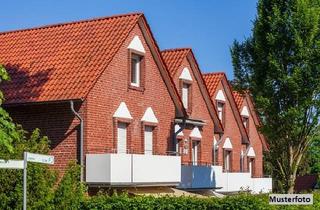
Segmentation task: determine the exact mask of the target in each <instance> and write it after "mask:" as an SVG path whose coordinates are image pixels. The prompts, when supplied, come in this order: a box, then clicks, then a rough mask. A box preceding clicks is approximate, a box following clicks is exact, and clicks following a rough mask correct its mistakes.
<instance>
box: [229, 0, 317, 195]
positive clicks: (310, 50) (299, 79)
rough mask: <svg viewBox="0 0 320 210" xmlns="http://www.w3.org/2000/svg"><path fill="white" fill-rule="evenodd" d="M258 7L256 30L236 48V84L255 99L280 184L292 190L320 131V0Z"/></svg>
mask: <svg viewBox="0 0 320 210" xmlns="http://www.w3.org/2000/svg"><path fill="white" fill-rule="evenodd" d="M257 10H258V15H257V17H256V19H255V21H254V27H253V30H252V32H253V33H252V36H251V37H249V38H248V39H246V40H245V41H244V42H242V43H239V42H237V41H235V42H234V45H233V47H232V49H231V53H232V59H233V66H234V75H235V80H234V84H235V86H236V89H239V90H250V92H251V93H252V95H253V98H254V99H255V104H256V107H257V110H258V112H259V114H260V116H261V118H262V123H263V125H262V127H261V131H262V132H263V134H264V135H265V136H266V137H267V139H268V141H269V145H270V153H269V154H268V155H267V160H268V161H270V163H271V165H272V166H273V168H272V176H273V177H274V178H275V179H276V180H277V183H278V185H277V186H276V187H277V190H279V191H281V190H285V191H287V192H290V193H292V192H293V189H294V188H293V187H294V182H295V179H296V174H297V172H298V168H299V166H300V164H301V160H302V159H303V158H304V155H305V154H306V151H307V149H308V146H309V145H310V143H311V141H312V139H313V137H314V136H315V135H317V134H318V133H319V114H320V109H319V107H320V65H319V64H320V62H319V61H320V39H319V37H320V24H319V23H320V2H319V0H283V1H279V0H260V1H259V2H258V7H257Z"/></svg>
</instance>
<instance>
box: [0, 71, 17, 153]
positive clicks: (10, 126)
mask: <svg viewBox="0 0 320 210" xmlns="http://www.w3.org/2000/svg"><path fill="white" fill-rule="evenodd" d="M9 79H10V78H9V75H8V73H7V72H6V70H5V68H4V67H3V66H2V65H0V82H1V81H7V80H9ZM3 101H4V96H3V93H2V92H1V91H0V150H6V151H7V152H12V149H13V148H12V146H11V143H12V142H13V141H14V140H16V139H17V138H18V137H19V133H18V131H17V129H16V126H15V124H14V123H13V122H12V119H11V118H10V116H9V114H8V113H7V112H6V111H5V110H4V109H3V108H2V107H1V105H2V103H3Z"/></svg>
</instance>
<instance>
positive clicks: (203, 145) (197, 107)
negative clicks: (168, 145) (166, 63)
mask: <svg viewBox="0 0 320 210" xmlns="http://www.w3.org/2000/svg"><path fill="white" fill-rule="evenodd" d="M187 55H188V54H187ZM193 64H194V63H193ZM184 68H187V69H188V70H189V72H190V75H191V78H192V81H187V82H188V84H189V85H190V97H189V100H190V101H189V107H188V110H189V118H191V119H194V120H201V121H203V122H205V123H204V124H205V125H204V126H203V127H200V131H201V135H202V138H201V139H200V140H199V139H198V140H195V139H192V137H190V133H191V132H192V130H193V129H194V128H195V126H194V125H187V126H186V128H185V129H184V131H183V134H184V136H183V137H179V142H180V143H179V147H180V149H179V151H183V147H184V146H187V151H188V153H187V154H186V153H183V152H182V153H180V155H181V156H182V162H183V163H184V164H189V163H191V162H192V141H199V150H198V163H197V164H198V165H211V162H212V143H213V137H214V121H213V119H212V118H211V116H210V113H209V110H208V105H207V104H206V101H205V99H204V97H203V94H205V92H204V90H202V91H201V90H200V88H203V87H201V86H200V85H199V82H201V81H199V77H200V79H201V80H202V78H201V74H200V75H198V77H196V76H195V74H199V73H198V72H197V70H196V69H194V65H191V64H190V60H189V59H188V57H187V56H186V57H184V59H183V60H182V63H181V65H180V66H179V67H178V68H177V70H176V71H175V74H174V75H173V76H172V78H173V81H174V83H175V85H176V87H177V89H178V90H179V93H180V96H181V88H182V85H181V83H182V82H183V80H181V79H179V77H180V75H181V73H182V71H183V69H184Z"/></svg>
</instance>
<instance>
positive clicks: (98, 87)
mask: <svg viewBox="0 0 320 210" xmlns="http://www.w3.org/2000/svg"><path fill="white" fill-rule="evenodd" d="M135 35H138V36H139V38H140V40H141V41H142V44H143V46H144V48H145V50H146V53H145V56H144V57H145V58H144V59H145V84H144V86H145V90H144V91H143V92H141V91H137V90H133V89H129V88H128V81H129V78H128V77H129V74H128V49H127V46H128V45H129V44H130V42H131V40H132V39H133V37H134V36H135ZM121 102H125V103H126V105H127V107H128V109H129V111H130V113H131V115H132V117H133V120H132V121H131V122H130V123H129V127H128V129H129V133H130V137H129V142H128V145H127V149H129V150H134V151H135V152H138V153H143V151H144V150H143V132H142V129H143V126H142V123H141V118H142V116H143V114H144V112H145V111H146V109H147V107H151V108H152V109H153V111H154V113H155V116H156V117H157V119H158V121H159V123H158V125H157V127H156V132H155V133H154V134H155V135H156V138H155V139H156V142H154V143H155V144H154V145H155V147H154V150H155V151H154V152H155V154H166V152H167V150H172V149H171V147H172V145H171V142H172V137H171V136H172V135H171V134H172V133H173V131H172V127H173V125H172V123H173V120H174V117H175V106H174V104H173V101H172V99H171V97H170V95H169V92H168V90H167V87H166V85H165V83H164V81H163V79H162V77H161V75H160V71H159V69H158V67H157V65H156V63H155V61H154V58H153V56H152V54H151V52H150V49H149V47H148V45H147V44H146V42H145V40H144V38H143V35H142V32H141V30H140V28H139V26H138V25H137V26H136V27H135V28H134V30H133V31H132V32H131V33H130V35H129V36H128V38H127V40H126V41H125V42H124V44H123V46H122V47H121V49H120V50H119V52H118V53H117V55H116V56H115V57H114V58H113V60H112V62H111V63H110V64H109V66H108V68H107V69H106V71H105V72H104V73H103V74H102V75H101V77H100V79H99V80H98V81H97V83H96V84H95V86H94V88H93V89H92V90H91V92H90V94H89V95H88V97H87V104H88V105H87V115H88V120H87V122H86V126H87V134H86V135H87V140H88V142H87V145H86V151H87V153H103V152H109V151H111V150H115V149H116V145H117V142H116V141H117V139H116V133H115V132H114V131H116V129H115V123H114V119H113V114H114V112H115V111H116V110H117V108H118V106H119V105H120V103H121Z"/></svg>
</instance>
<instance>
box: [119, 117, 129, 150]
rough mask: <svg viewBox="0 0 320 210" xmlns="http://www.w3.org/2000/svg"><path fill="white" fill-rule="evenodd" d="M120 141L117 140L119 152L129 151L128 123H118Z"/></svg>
mask: <svg viewBox="0 0 320 210" xmlns="http://www.w3.org/2000/svg"><path fill="white" fill-rule="evenodd" d="M117 131H118V132H117V133H118V142H117V152H118V153H127V124H126V123H118V130H117Z"/></svg>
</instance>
